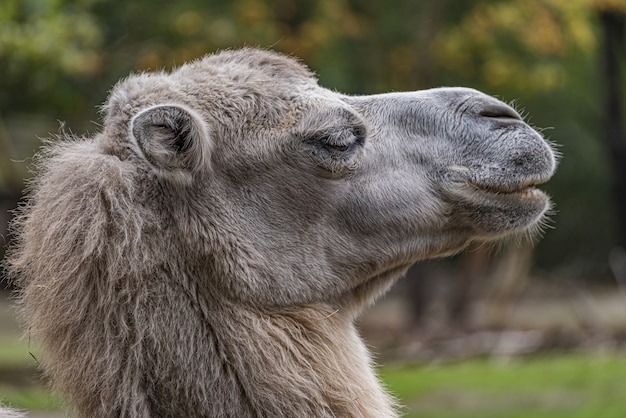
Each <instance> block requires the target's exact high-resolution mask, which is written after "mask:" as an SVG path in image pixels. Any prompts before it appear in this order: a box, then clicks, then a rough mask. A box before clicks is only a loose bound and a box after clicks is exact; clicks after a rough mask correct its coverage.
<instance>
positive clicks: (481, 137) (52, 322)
mask: <svg viewBox="0 0 626 418" xmlns="http://www.w3.org/2000/svg"><path fill="white" fill-rule="evenodd" d="M104 112H105V118H104V129H103V131H102V132H101V133H99V134H98V135H96V136H95V137H94V138H81V139H71V138H68V139H65V140H63V141H59V142H55V143H52V144H50V145H48V146H47V147H46V148H44V150H43V151H42V153H41V154H40V155H39V157H38V158H37V160H36V161H37V162H36V167H37V173H38V175H37V177H36V179H35V180H34V182H33V184H32V186H31V187H30V191H29V200H28V202H27V203H26V204H25V206H23V207H22V208H21V209H20V214H19V216H18V217H17V218H16V220H15V221H14V224H13V230H14V232H15V233H16V235H17V242H16V244H15V245H14V246H13V249H12V252H11V255H10V257H9V258H8V261H7V266H8V271H9V274H10V277H11V278H12V279H13V280H14V281H15V283H16V284H17V285H18V286H20V288H21V290H20V296H21V302H20V308H21V311H22V313H23V316H24V318H25V321H26V324H27V326H28V327H29V328H28V329H29V334H30V335H32V336H33V337H35V338H37V339H38V340H39V341H40V342H41V343H42V345H43V347H44V354H45V358H44V362H43V363H44V370H45V373H46V374H47V375H49V376H50V377H51V379H52V382H53V385H54V387H55V388H56V389H57V390H58V391H60V392H61V393H62V394H63V395H64V396H65V399H66V401H67V404H68V407H69V408H70V409H71V410H72V411H74V412H75V413H76V414H77V415H79V416H81V417H148V416H154V417H181V416H186V417H219V416H224V417H256V416H259V417H261V416H263V417H278V416H286V417H376V418H379V417H390V416H395V415H396V413H397V411H396V410H395V406H394V401H393V400H392V399H391V397H389V396H388V395H387V394H386V393H385V391H384V390H383V389H382V387H381V385H380V384H379V383H378V380H377V378H376V376H375V374H374V372H373V368H372V364H371V360H370V357H369V354H368V350H367V349H366V347H365V346H364V344H363V342H362V341H361V339H360V338H359V336H358V333H357V331H356V329H355V327H354V324H353V321H354V319H355V317H356V316H357V315H358V314H359V312H361V310H362V309H363V308H364V307H365V306H366V305H367V304H369V303H372V302H373V300H374V299H375V298H376V297H378V296H379V295H380V294H382V293H384V292H385V291H386V290H387V289H388V288H389V286H390V285H391V284H392V283H393V281H394V280H395V279H396V278H397V277H399V276H400V275H401V274H403V273H404V271H406V269H407V268H408V267H409V266H410V265H411V264H412V263H414V262H415V261H417V260H419V259H424V258H428V257H437V256H442V255H446V254H450V253H453V252H456V251H458V250H460V249H462V248H463V247H465V246H466V245H467V244H468V242H470V241H472V240H491V239H496V238H499V237H501V236H504V235H507V234H511V233H519V232H522V231H526V230H528V229H529V228H534V227H535V226H536V225H537V224H538V223H539V222H540V220H541V218H542V217H543V215H544V213H545V212H546V210H547V209H548V206H549V203H548V200H547V198H546V197H545V195H543V194H541V193H540V192H538V191H533V192H531V193H530V194H528V193H526V192H520V190H523V189H525V188H526V187H529V186H530V187H532V186H533V185H534V184H537V183H540V182H543V181H545V180H547V179H548V178H549V177H550V176H551V175H552V173H553V171H554V166H555V161H554V155H553V153H552V151H551V149H550V147H549V146H548V145H547V144H546V143H545V142H544V141H543V139H542V138H541V137H540V136H539V135H538V134H537V133H536V132H535V131H533V130H532V129H531V128H529V127H528V126H527V125H525V124H524V123H523V122H522V121H521V120H520V119H519V117H518V116H517V114H516V113H515V112H514V111H513V110H512V109H510V108H509V107H508V106H506V105H504V104H502V103H500V102H498V101H497V100H495V99H492V98H489V97H488V96H485V95H482V94H481V93H479V92H476V91H474V90H469V89H434V90H429V91H425V92H415V93H396V94H390V95H379V96H362V97H359V96H344V95H341V94H339V93H335V92H331V91H329V90H326V89H323V88H321V87H319V86H318V85H317V83H316V80H315V79H314V78H313V77H312V75H311V74H310V73H309V72H308V70H307V69H306V68H305V67H303V66H302V65H300V64H299V63H297V62H296V61H294V60H292V59H289V58H287V57H284V56H281V55H278V54H274V53H270V52H266V51H260V50H255V49H244V50H240V51H229V52H224V53H221V54H218V55H212V56H208V57H206V58H204V59H202V60H199V61H196V62H193V63H191V64H187V65H185V66H182V67H181V68H179V69H177V70H176V71H174V72H172V73H169V74H168V73H156V74H142V75H136V76H131V77H129V78H128V79H126V80H124V81H122V82H120V83H119V84H118V85H117V86H116V87H115V88H114V89H113V91H112V93H111V96H110V98H109V100H108V102H107V104H106V105H105V107H104ZM527 190H530V189H527Z"/></svg>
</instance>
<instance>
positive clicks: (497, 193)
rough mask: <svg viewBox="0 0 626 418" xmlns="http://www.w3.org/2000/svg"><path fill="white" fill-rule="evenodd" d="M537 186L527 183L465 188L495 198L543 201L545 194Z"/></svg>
mask: <svg viewBox="0 0 626 418" xmlns="http://www.w3.org/2000/svg"><path fill="white" fill-rule="evenodd" d="M538 184H539V183H536V182H528V183H523V184H520V185H481V184H476V183H467V186H468V187H469V188H470V189H473V190H474V191H476V192H478V193H481V194H487V195H493V196H494V197H496V198H497V197H507V198H515V199H519V200H533V199H534V200H537V199H544V198H545V197H546V194H545V193H544V192H543V191H541V190H539V189H538V188H537V187H536V186H537V185H538Z"/></svg>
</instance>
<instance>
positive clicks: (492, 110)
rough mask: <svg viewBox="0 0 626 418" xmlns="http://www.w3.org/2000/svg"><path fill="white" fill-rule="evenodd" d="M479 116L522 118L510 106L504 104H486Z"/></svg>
mask: <svg viewBox="0 0 626 418" xmlns="http://www.w3.org/2000/svg"><path fill="white" fill-rule="evenodd" d="M478 114H479V115H480V116H483V117H486V118H493V119H515V120H522V118H521V116H520V115H519V114H518V113H517V112H516V111H515V110H513V109H512V108H510V107H508V106H504V105H488V106H485V107H484V108H483V109H482V110H481V111H480V112H478Z"/></svg>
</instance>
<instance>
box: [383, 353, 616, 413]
mask: <svg viewBox="0 0 626 418" xmlns="http://www.w3.org/2000/svg"><path fill="white" fill-rule="evenodd" d="M380 375H381V378H382V379H383V381H385V383H386V384H387V386H388V388H389V390H390V391H391V392H393V393H394V394H396V396H397V397H398V398H399V399H400V401H401V403H402V404H403V405H405V406H406V407H407V409H406V410H405V412H406V416H407V417H411V418H412V417H420V418H496V417H497V418H522V417H523V418H527V417H532V418H559V417H563V418H565V417H567V418H623V417H625V416H626V399H625V398H626V356H623V357H620V356H617V355H616V356H607V357H593V356H582V355H562V356H555V357H542V358H534V359H530V360H517V361H514V362H512V363H508V364H502V363H500V364H499V363H496V362H490V361H488V360H472V361H466V362H461V363H455V364H446V365H440V366H406V367H386V368H383V369H382V370H381V371H380Z"/></svg>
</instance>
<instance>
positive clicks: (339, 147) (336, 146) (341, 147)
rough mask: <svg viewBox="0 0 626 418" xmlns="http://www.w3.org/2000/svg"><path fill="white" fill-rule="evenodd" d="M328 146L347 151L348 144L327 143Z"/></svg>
mask: <svg viewBox="0 0 626 418" xmlns="http://www.w3.org/2000/svg"><path fill="white" fill-rule="evenodd" d="M328 146H329V147H331V148H332V149H334V150H336V151H340V152H344V151H347V150H348V149H349V148H350V147H349V146H348V145H328Z"/></svg>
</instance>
